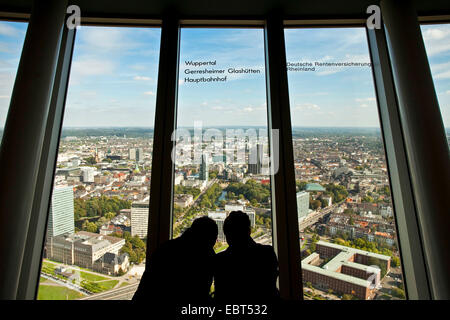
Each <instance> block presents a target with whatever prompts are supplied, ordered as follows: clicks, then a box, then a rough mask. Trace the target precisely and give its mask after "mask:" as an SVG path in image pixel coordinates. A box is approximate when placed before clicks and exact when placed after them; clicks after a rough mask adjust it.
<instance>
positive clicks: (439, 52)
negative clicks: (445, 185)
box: [421, 24, 450, 147]
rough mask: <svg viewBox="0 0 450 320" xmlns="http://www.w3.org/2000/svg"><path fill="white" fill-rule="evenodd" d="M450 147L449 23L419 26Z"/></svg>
mask: <svg viewBox="0 0 450 320" xmlns="http://www.w3.org/2000/svg"><path fill="white" fill-rule="evenodd" d="M421 29H422V36H423V41H424V43H425V49H426V51H427V55H428V61H429V63H430V67H431V74H432V76H433V80H434V87H435V89H436V94H437V97H438V101H439V106H440V107H441V114H442V121H443V122H444V127H445V131H446V133H447V141H448V143H449V147H450V24H432V25H423V26H421Z"/></svg>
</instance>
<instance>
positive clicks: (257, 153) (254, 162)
mask: <svg viewBox="0 0 450 320" xmlns="http://www.w3.org/2000/svg"><path fill="white" fill-rule="evenodd" d="M248 162H249V163H248V173H252V174H261V172H262V163H263V145H262V144H261V143H258V144H257V145H256V146H253V147H252V148H251V149H250V155H249V159H248Z"/></svg>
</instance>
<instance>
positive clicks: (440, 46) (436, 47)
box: [422, 25, 450, 56]
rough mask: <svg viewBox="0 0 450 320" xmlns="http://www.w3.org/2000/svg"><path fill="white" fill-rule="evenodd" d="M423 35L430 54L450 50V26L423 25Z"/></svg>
mask: <svg viewBox="0 0 450 320" xmlns="http://www.w3.org/2000/svg"><path fill="white" fill-rule="evenodd" d="M422 36H423V40H424V42H425V45H426V49H427V54H428V56H433V55H436V54H439V53H443V52H447V51H450V27H448V26H446V25H440V26H439V27H434V26H433V27H432V28H430V27H423V32H422Z"/></svg>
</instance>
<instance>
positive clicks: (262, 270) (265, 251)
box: [214, 211, 279, 303]
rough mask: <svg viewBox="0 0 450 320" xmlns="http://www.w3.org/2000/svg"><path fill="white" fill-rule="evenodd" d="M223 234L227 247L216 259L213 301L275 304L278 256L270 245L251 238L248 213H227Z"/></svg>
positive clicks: (276, 297)
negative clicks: (258, 242)
mask: <svg viewBox="0 0 450 320" xmlns="http://www.w3.org/2000/svg"><path fill="white" fill-rule="evenodd" d="M223 231H224V233H225V237H226V239H227V243H228V245H229V247H228V248H227V250H225V251H224V252H221V253H218V254H217V255H216V258H215V267H214V269H215V270H214V288H215V292H214V298H215V300H216V302H218V303H224V302H227V303H228V302H240V301H258V302H260V301H267V302H274V301H275V300H276V299H278V296H279V293H278V289H277V287H276V281H277V277H278V260H277V257H276V255H275V252H274V250H273V248H272V246H268V245H261V244H257V243H256V242H255V241H254V240H253V239H252V238H251V237H250V232H251V231H250V219H249V218H248V216H247V214H245V213H244V212H242V211H232V212H230V214H229V215H228V217H227V218H226V219H225V221H224V224H223Z"/></svg>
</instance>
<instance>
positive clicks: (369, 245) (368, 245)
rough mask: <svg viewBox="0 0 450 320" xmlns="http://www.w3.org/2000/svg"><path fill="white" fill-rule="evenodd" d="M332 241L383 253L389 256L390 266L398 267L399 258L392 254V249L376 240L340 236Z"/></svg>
mask: <svg viewBox="0 0 450 320" xmlns="http://www.w3.org/2000/svg"><path fill="white" fill-rule="evenodd" d="M334 242H335V243H337V244H340V245H343V246H347V247H352V248H356V249H361V250H365V251H369V252H374V253H379V254H384V255H386V256H390V257H391V266H392V267H394V268H395V267H398V266H400V259H399V258H398V257H397V256H396V255H394V253H393V252H392V250H390V249H389V248H387V247H386V246H384V245H383V244H381V243H379V242H376V241H369V240H367V239H364V238H357V239H353V240H344V239H342V238H336V239H334Z"/></svg>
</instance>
